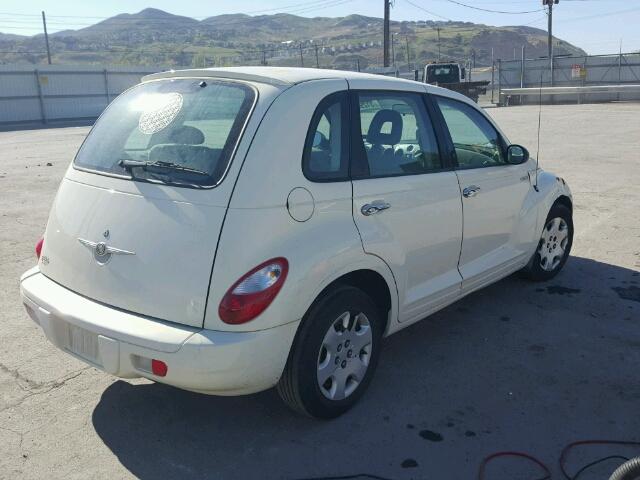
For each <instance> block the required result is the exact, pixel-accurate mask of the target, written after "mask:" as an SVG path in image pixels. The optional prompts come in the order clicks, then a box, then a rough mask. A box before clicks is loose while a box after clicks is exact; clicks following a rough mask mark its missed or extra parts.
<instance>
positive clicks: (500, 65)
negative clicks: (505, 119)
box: [498, 59, 502, 107]
mask: <svg viewBox="0 0 640 480" xmlns="http://www.w3.org/2000/svg"><path fill="white" fill-rule="evenodd" d="M498 106H499V107H500V106H502V60H501V59H498Z"/></svg>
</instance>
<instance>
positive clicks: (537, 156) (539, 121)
mask: <svg viewBox="0 0 640 480" xmlns="http://www.w3.org/2000/svg"><path fill="white" fill-rule="evenodd" d="M542 73H543V71H541V72H540V93H539V95H538V151H537V152H536V180H535V182H534V184H533V189H534V190H535V191H536V192H539V191H540V190H538V165H539V164H540V127H541V125H542Z"/></svg>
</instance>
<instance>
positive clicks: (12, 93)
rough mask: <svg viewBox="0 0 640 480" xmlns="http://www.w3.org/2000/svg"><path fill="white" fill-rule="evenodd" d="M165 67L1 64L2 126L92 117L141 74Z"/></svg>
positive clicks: (99, 112)
mask: <svg viewBox="0 0 640 480" xmlns="http://www.w3.org/2000/svg"><path fill="white" fill-rule="evenodd" d="M162 70H166V69H165V68H160V67H159V68H150V67H109V68H106V69H105V68H101V67H87V66H68V65H46V66H38V68H34V67H25V66H22V65H20V66H16V65H0V127H2V126H4V127H6V126H9V125H14V124H23V123H26V124H29V123H49V122H56V121H72V120H92V119H95V118H97V117H98V116H99V115H100V114H101V113H102V111H103V110H104V109H105V107H106V106H107V105H108V104H109V102H110V101H111V100H113V99H114V98H115V97H116V96H118V95H119V94H120V93H122V92H123V91H124V90H126V89H127V88H129V87H131V86H133V85H135V84H137V83H139V82H140V78H141V77H143V76H144V75H147V74H149V73H155V72H159V71H162Z"/></svg>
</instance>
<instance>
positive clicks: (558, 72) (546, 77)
mask: <svg viewBox="0 0 640 480" xmlns="http://www.w3.org/2000/svg"><path fill="white" fill-rule="evenodd" d="M496 83H497V84H498V89H500V90H501V89H504V88H518V87H525V88H527V87H529V88H536V87H540V85H541V84H542V86H543V87H550V86H554V87H570V86H573V87H582V86H596V85H634V84H635V85H637V84H640V53H630V54H621V55H596V56H584V57H556V58H554V67H553V79H552V78H551V68H550V65H549V59H547V58H537V59H533V60H530V59H526V60H524V62H523V61H522V59H520V60H507V61H502V62H499V66H498V75H497V78H496ZM618 100H620V101H625V100H627V101H628V100H640V94H638V93H637V92H636V93H589V94H582V95H581V96H576V95H554V97H553V101H556V102H560V103H565V102H573V103H575V102H576V101H577V102H610V101H618ZM522 101H523V102H525V101H529V102H536V103H537V102H538V98H536V97H529V99H528V100H526V97H523V98H522ZM550 101H551V100H550V97H548V96H547V97H546V98H545V97H543V102H544V103H549V102H550Z"/></svg>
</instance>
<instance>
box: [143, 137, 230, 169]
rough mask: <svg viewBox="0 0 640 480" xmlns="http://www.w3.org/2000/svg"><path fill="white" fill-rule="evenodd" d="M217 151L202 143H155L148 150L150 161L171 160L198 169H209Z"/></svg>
mask: <svg viewBox="0 0 640 480" xmlns="http://www.w3.org/2000/svg"><path fill="white" fill-rule="evenodd" d="M218 156H219V153H218V152H216V151H215V150H213V149H212V148H209V147H205V146H202V145H172V144H169V145H162V144H161V145H155V146H154V147H153V148H152V149H151V150H150V151H149V161H150V162H171V163H177V164H179V165H185V166H187V167H192V168H196V169H198V170H204V171H207V172H208V171H211V167H212V166H213V165H215V164H216V162H217V160H218Z"/></svg>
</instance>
